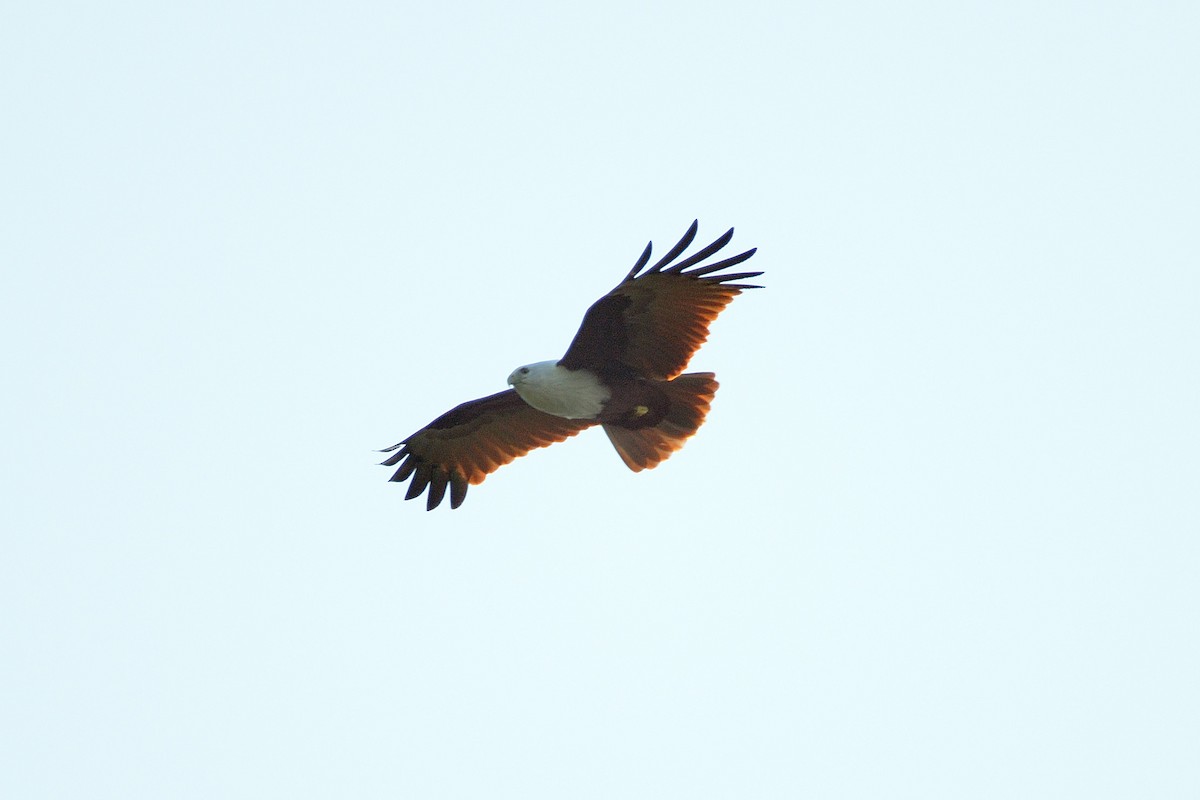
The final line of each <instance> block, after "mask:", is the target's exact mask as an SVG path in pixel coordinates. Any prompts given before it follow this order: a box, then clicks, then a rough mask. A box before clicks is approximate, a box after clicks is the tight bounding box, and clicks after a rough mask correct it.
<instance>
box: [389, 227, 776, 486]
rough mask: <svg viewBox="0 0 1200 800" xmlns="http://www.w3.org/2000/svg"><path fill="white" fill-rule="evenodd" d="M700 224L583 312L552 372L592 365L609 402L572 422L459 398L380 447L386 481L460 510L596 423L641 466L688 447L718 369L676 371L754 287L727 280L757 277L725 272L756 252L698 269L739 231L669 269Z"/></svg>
mask: <svg viewBox="0 0 1200 800" xmlns="http://www.w3.org/2000/svg"><path fill="white" fill-rule="evenodd" d="M696 229H697V224H696V223H695V222H693V223H692V226H691V227H690V228H689V229H688V231H687V233H686V234H684V237H683V238H682V239H681V240H680V241H679V243H678V244H676V245H675V247H673V248H672V249H671V251H670V252H668V253H667V254H666V255H665V256H664V257H663V258H662V259H660V260H659V261H658V262H657V263H656V264H654V266H652V267H650V268H649V269H645V267H646V264H647V263H648V262H649V260H650V252H651V246H650V245H647V246H646V249H645V251H644V252H643V253H642V255H641V257H640V258H639V259H638V261H637V263H636V264H635V265H634V267H633V269H632V270H630V271H629V274H627V275H626V276H625V279H624V280H623V281H622V282H621V283H620V284H619V285H618V286H617V287H616V288H614V289H613V290H612V291H611V292H609V293H608V294H606V295H605V296H604V297H602V298H600V299H599V300H597V301H596V302H595V303H594V304H593V305H592V307H591V308H589V309H588V311H587V313H586V314H585V315H584V319H583V324H582V325H581V326H580V328H579V332H578V333H576V335H575V338H574V339H573V340H572V341H571V345H570V347H568V348H567V352H566V354H565V355H564V356H563V358H562V359H561V360H560V361H559V362H558V366H557V367H556V368H555V369H557V368H558V367H561V368H563V369H565V370H571V371H575V370H587V371H590V372H592V373H594V374H595V375H596V376H597V377H598V378H599V379H600V381H601V383H602V384H603V386H606V387H608V391H609V399H608V400H607V401H605V404H604V407H603V410H602V411H601V412H600V414H599V416H598V417H597V418H596V419H565V418H562V417H557V416H553V415H551V414H547V413H544V412H542V411H538V410H537V409H535V408H533V407H532V406H530V405H528V404H527V403H526V402H525V401H524V400H523V399H521V397H520V395H518V394H517V392H516V391H514V390H512V389H509V390H507V391H504V392H499V393H498V394H494V395H491V396H489V397H484V398H481V399H479V400H472V401H470V402H467V403H463V404H462V405H460V406H457V407H456V408H454V409H452V410H451V411H449V412H447V413H445V414H443V415H442V416H440V417H438V418H437V419H435V420H434V421H433V422H431V423H430V424H429V425H427V426H425V427H424V428H422V429H421V430H419V431H417V432H416V433H414V434H413V435H412V436H409V437H408V438H407V439H405V440H404V441H402V442H400V443H399V444H397V445H394V446H392V447H390V448H388V449H387V450H386V451H384V452H393V451H396V452H394V454H393V455H392V456H390V457H389V458H388V459H387V460H386V461H384V462H383V463H384V464H385V465H387V466H396V465H397V464H398V465H399V467H398V469H397V470H396V472H395V474H394V475H393V476H392V478H391V480H393V481H405V480H408V479H409V478H410V477H411V478H412V484H411V485H410V486H409V488H408V492H407V494H406V495H405V498H406V499H409V500H411V499H413V498H415V497H418V496H420V495H421V494H422V493H423V492H424V491H425V490H426V489H427V488H428V490H429V496H428V501H427V503H426V507H427V508H429V509H431V510H432V509H433V508H436V507H437V506H438V505H439V504H440V503H441V502H442V499H443V498H444V497H445V493H446V490H447V488H448V489H449V490H450V505H451V507H452V508H458V506H460V505H461V504H462V502H463V500H464V498H465V497H466V494H467V487H468V486H469V485H471V484H478V483H482V482H483V480H484V478H486V477H487V476H488V475H489V474H491V473H492V472H494V471H496V470H497V469H499V468H500V467H501V466H503V465H505V464H507V463H509V462H510V461H512V460H513V459H515V458H518V457H519V456H523V455H525V454H526V453H528V452H529V451H531V450H534V449H536V448H538V447H545V446H547V445H550V444H553V443H554V442H561V441H563V440H564V439H567V438H569V437H571V436H574V435H575V434H577V433H579V432H580V431H582V430H584V429H586V428H589V427H592V426H593V425H596V424H602V425H603V426H604V430H605V432H606V433H607V434H608V437H609V439H610V440H611V441H612V443H613V446H614V447H615V448H616V450H617V452H618V454H620V456H621V459H622V460H623V461H624V462H625V464H626V465H627V466H628V467H629V468H630V469H631V470H633V471H635V472H640V471H641V470H643V469H650V468H653V467H654V466H656V465H658V464H659V463H660V462H662V461H663V460H665V459H666V458H667V457H669V456H670V455H671V453H673V452H675V451H676V450H678V449H679V448H680V447H682V446H683V444H684V442H685V441H687V439H688V438H689V437H690V436H692V434H694V433H695V432H696V430H697V429H698V428H699V427H700V425H701V424H702V423H703V422H704V418H705V415H706V414H707V413H708V409H709V406H710V404H711V402H712V399H713V396H714V395H715V394H716V391H717V385H718V384H717V381H716V380H715V377H714V376H713V374H712V373H708V372H704V373H691V374H687V375H681V374H680V373H682V372H683V370H684V369H685V368H686V367H687V364H688V361H689V360H691V357H692V355H693V354H695V352H696V350H698V349H699V348H700V346H701V345H702V344H704V341H705V339H706V338H707V337H708V327H709V325H710V324H711V323H712V321H713V320H714V319H716V317H717V315H718V314H720V313H721V311H722V309H724V308H725V306H727V305H728V304H729V302H730V301H731V300H733V298H734V297H736V296H737V295H738V294H740V293H741V290H742V289H754V288H759V287H757V286H752V285H749V284H743V283H732V281H740V280H743V279H746V278H753V277H756V276H758V275H761V274H762V273H761V272H742V273H734V274H720V270H723V269H725V268H727V267H731V266H734V265H735V264H740V263H741V262H743V261H745V260H746V259H748V258H750V257H751V256H752V255H754V252H755V251H754V250H747V251H746V252H744V253H741V254H739V255H736V256H733V257H732V258H728V259H725V260H724V261H720V262H716V263H713V264H707V265H703V266H698V265H699V264H700V262H702V261H703V260H705V259H706V258H708V257H709V256H711V255H713V254H714V253H716V252H717V251H719V250H720V249H721V248H723V247H724V246H725V245H726V244H728V243H729V241H730V239H731V238H732V237H733V229H732V228H730V229H729V231H728V232H726V233H725V234H724V235H723V236H721V237H720V238H719V239H717V240H716V241H715V242H713V243H712V244H710V245H708V246H707V247H705V248H703V249H701V250H699V251H697V252H696V253H694V254H693V255H691V256H689V257H687V258H686V259H684V260H683V261H681V262H679V263H678V264H673V265H672V263H671V262H673V261H674V260H675V259H676V258H678V257H679V256H680V255H682V253H683V251H684V250H686V249H687V247H688V245H690V244H691V242H692V239H693V238H694V237H695V235H696ZM547 363H549V362H547ZM522 370H523V371H524V368H522ZM514 374H515V373H514ZM564 374H569V373H564ZM589 380H593V382H594V379H589ZM527 396H528V395H527ZM572 396H574V395H572ZM539 405H540V403H539ZM551 410H556V408H552V409H551ZM564 413H565V412H564ZM587 413H589V414H590V413H591V412H590V411H589V412H587Z"/></svg>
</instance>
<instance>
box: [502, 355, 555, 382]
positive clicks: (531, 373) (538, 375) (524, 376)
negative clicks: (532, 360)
mask: <svg viewBox="0 0 1200 800" xmlns="http://www.w3.org/2000/svg"><path fill="white" fill-rule="evenodd" d="M557 369H558V362H556V361H539V362H537V363H536V364H526V365H525V366H523V367H517V368H516V369H514V370H513V371H512V374H511V375H509V376H508V385H509V386H513V387H518V388H519V387H521V386H525V385H532V386H537V385H540V384H544V383H546V382H547V381H549V380H553V376H554V374H555V371H556V370H557Z"/></svg>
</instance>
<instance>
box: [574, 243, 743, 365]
mask: <svg viewBox="0 0 1200 800" xmlns="http://www.w3.org/2000/svg"><path fill="white" fill-rule="evenodd" d="M696 229H697V223H696V222H693V223H692V226H691V227H690V228H689V229H688V231H687V233H685V234H684V236H683V238H682V239H680V241H679V243H678V244H676V245H675V247H674V248H672V249H671V251H670V252H668V253H667V255H666V256H664V257H663V258H662V259H661V260H660V261H658V263H656V264H655V265H654V266H652V267H650V268H649V269H645V270H644V271H643V268H644V267H645V266H646V264H647V262H649V260H650V251H651V247H650V245H647V247H646V250H645V251H644V252H643V253H642V255H641V257H640V258H639V259H638V261H637V263H636V264H634V266H633V269H631V270H630V271H629V274H628V275H626V276H625V280H623V281H622V282H621V283H620V284H619V285H618V286H617V287H616V288H615V289H613V290H612V291H611V292H609V293H608V294H607V295H605V296H604V297H602V298H600V299H599V300H597V301H596V302H595V303H594V304H593V305H592V307H591V308H589V309H588V311H587V313H586V314H585V315H584V317H583V324H582V325H581V326H580V328H579V332H578V333H577V334H575V339H574V340H573V341H572V342H571V346H570V347H568V348H567V352H566V354H565V355H564V356H563V358H562V360H561V361H560V362H559V363H560V364H562V365H563V366H564V367H566V368H568V369H581V368H587V369H591V370H593V371H596V372H599V373H600V374H609V373H612V372H614V371H615V372H625V371H632V372H634V373H636V374H638V375H641V376H643V377H647V378H654V379H656V380H670V379H672V378H674V377H675V376H677V375H679V374H680V373H681V372H683V370H684V369H685V368H686V367H687V364H688V361H690V360H691V358H692V355H693V354H695V352H696V351H697V350H698V349H699V348H700V345H702V344H704V341H705V340H706V339H707V338H708V327H709V325H710V324H712V321H713V320H714V319H716V318H717V315H718V314H720V313H721V310H722V309H723V308H725V306H727V305H728V304H729V302H730V301H731V300H733V298H734V297H736V296H737V295H739V294H741V292H742V289H758V288H760V287H758V286H753V285H750V284H744V283H730V281H740V280H744V279H746V278H754V277H756V276H758V275H761V274H762V273H761V272H739V273H733V274H728V273H726V274H720V272H719V271H720V270H723V269H726V268H728V267H732V266H734V265H736V264H740V263H742V262H743V261H745V260H746V259H748V258H750V256H752V255H754V253H755V251H754V250H753V249H752V250H747V251H746V252H744V253H741V254H739V255H736V256H733V257H732V258H727V259H725V260H724V261H719V262H716V263H714V264H707V265H703V266H696V265H697V264H699V263H700V262H701V261H703V260H705V259H706V258H708V257H709V256H711V255H713V254H714V253H716V252H717V251H719V250H720V249H721V248H723V247H724V246H725V245H727V244H729V241H730V239H732V238H733V228H730V229H729V230H728V231H727V232H726V233H725V234H724V235H723V236H721V237H720V238H719V239H717V240H716V241H715V242H713V243H712V244H710V245H708V246H707V247H705V248H703V249H702V250H699V251H698V252H696V253H695V254H693V255H691V256H689V257H688V258H686V259H684V260H683V261H681V262H679V263H678V264H675V265H673V266H670V264H671V262H672V261H674V260H675V259H676V258H678V257H679V256H680V255H681V254H682V253H683V251H684V250H686V249H687V247H688V245H689V244H691V242H692V239H693V238H695V236H696ZM639 273H640V274H639Z"/></svg>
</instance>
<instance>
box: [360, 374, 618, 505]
mask: <svg viewBox="0 0 1200 800" xmlns="http://www.w3.org/2000/svg"><path fill="white" fill-rule="evenodd" d="M595 424H596V423H595V422H594V421H592V420H586V419H563V418H561V417H554V416H551V415H550V414H546V413H544V412H541V411H538V410H537V409H536V408H534V407H533V406H531V405H529V404H528V403H526V402H525V401H524V400H522V399H521V398H520V396H519V395H517V393H516V392H515V391H513V390H512V389H508V390H506V391H503V392H499V393H497V394H494V395H491V396H490V397H483V398H480V399H479V400H472V401H470V402H468V403H463V404H462V405H460V406H458V407H457V408H454V409H453V410H451V411H448V412H446V413H445V414H443V415H442V416H440V417H438V418H437V419H435V420H434V421H433V422H431V423H429V424H428V425H426V426H425V427H424V428H422V429H421V430H419V431H417V432H416V433H414V434H413V435H412V436H409V437H408V438H407V439H405V440H404V441H402V442H400V443H399V444H396V445H393V446H391V447H389V448H387V449H386V450H384V451H383V452H385V453H391V452H392V451H394V450H398V452H396V453H395V454H394V455H392V456H390V457H389V458H388V460H387V461H384V462H383V465H384V466H387V467H393V466H395V465H396V464H400V468H399V469H397V470H396V474H395V475H393V476H392V477H391V480H393V481H406V480H408V478H409V477H410V476H411V477H412V483H411V484H410V485H409V487H408V494H406V495H405V496H404V499H405V500H412V499H413V498H414V497H418V496H420V494H421V493H422V492H424V491H425V488H426V487H428V488H429V499H428V501H427V503H426V505H425V507H426V508H427V509H429V510H430V511H432V510H433V509H435V508H437V506H438V505H439V504H440V503H441V502H442V498H443V497H445V495H446V487H447V486H449V487H450V507H451V508H458V507H459V506H460V505H462V502H463V500H464V499H465V498H466V496H467V486H468V485H469V484H478V483H483V479H484V478H486V477H487V476H488V475H490V474H491V473H493V472H495V471H496V470H498V469H500V467H502V466H504V465H505V464H507V463H509V462H510V461H512V460H513V459H514V458H518V457H520V456H523V455H525V454H526V453H528V452H529V451H530V450H535V449H537V448H539V447H546V446H547V445H551V444H554V443H555V442H561V441H563V440H564V439H567V438H570V437H571V436H574V435H575V434H577V433H579V432H580V431H582V430H584V429H585V428H589V427H591V426H592V425H595ZM401 459H403V462H401Z"/></svg>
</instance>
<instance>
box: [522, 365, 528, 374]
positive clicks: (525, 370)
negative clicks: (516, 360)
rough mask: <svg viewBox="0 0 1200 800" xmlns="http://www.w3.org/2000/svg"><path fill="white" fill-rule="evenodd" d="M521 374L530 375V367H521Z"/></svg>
mask: <svg viewBox="0 0 1200 800" xmlns="http://www.w3.org/2000/svg"><path fill="white" fill-rule="evenodd" d="M521 374H522V375H528V374H529V367H521Z"/></svg>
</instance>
